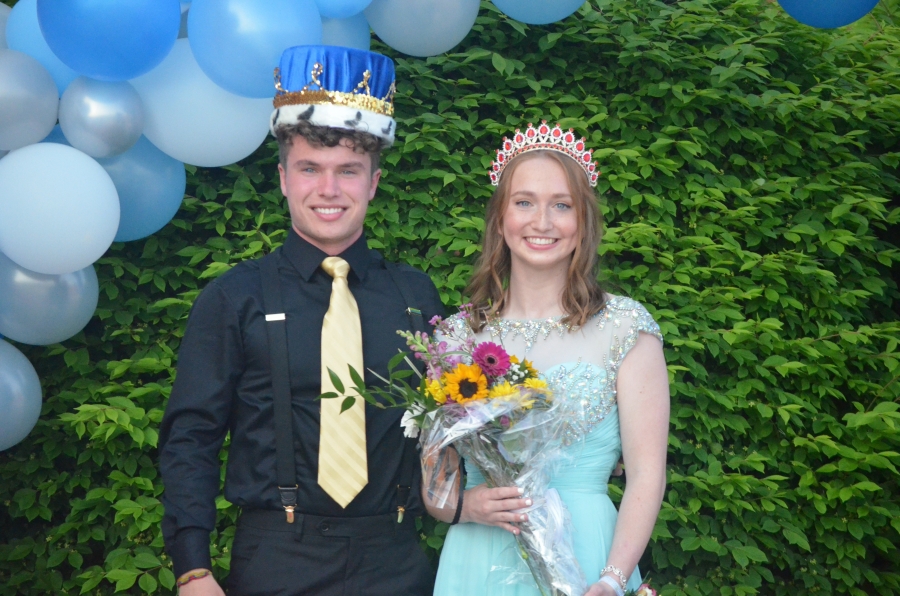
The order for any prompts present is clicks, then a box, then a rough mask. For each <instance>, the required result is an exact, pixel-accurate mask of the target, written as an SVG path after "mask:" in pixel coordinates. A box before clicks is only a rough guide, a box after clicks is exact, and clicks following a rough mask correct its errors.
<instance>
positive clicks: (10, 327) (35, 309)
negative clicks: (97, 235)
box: [0, 253, 100, 346]
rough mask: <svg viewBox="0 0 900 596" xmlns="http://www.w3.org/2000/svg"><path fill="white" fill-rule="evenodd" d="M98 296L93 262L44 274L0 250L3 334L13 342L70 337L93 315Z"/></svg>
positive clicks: (40, 343) (36, 343) (0, 331)
mask: <svg viewBox="0 0 900 596" xmlns="http://www.w3.org/2000/svg"><path fill="white" fill-rule="evenodd" d="M99 296H100V289H99V286H98V284H97V273H96V272H95V271H94V267H93V265H88V266H87V267H85V268H84V269H82V270H80V271H75V272H73V273H66V274H64V275H44V274H43V273H35V272H34V271H29V270H28V269H25V268H24V267H20V266H19V265H17V264H15V263H14V262H13V261H12V260H10V259H9V258H8V257H6V256H5V255H4V254H3V253H0V334H3V335H5V336H6V337H8V338H10V339H12V340H14V341H17V342H20V343H23V344H31V345H34V346H48V345H50V344H55V343H59V342H61V341H65V340H67V339H69V338H70V337H72V336H73V335H75V334H76V333H78V332H79V331H81V330H82V329H84V326H85V325H87V324H88V321H90V320H91V317H92V316H94V311H95V310H96V309H97V300H98V298H99Z"/></svg>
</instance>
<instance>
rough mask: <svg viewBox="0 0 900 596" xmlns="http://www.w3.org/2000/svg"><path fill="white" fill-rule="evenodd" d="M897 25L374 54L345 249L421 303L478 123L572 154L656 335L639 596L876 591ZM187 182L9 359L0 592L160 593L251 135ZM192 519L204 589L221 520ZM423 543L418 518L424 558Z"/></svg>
mask: <svg viewBox="0 0 900 596" xmlns="http://www.w3.org/2000/svg"><path fill="white" fill-rule="evenodd" d="M897 16H900V13H898V10H897V2H896V1H893V2H882V3H881V5H880V6H879V8H877V9H876V13H875V16H874V17H873V16H869V17H866V19H864V20H863V21H862V22H860V23H858V24H856V25H854V26H851V27H848V28H845V29H842V30H838V31H819V30H813V29H811V28H808V27H804V26H801V25H798V24H797V23H795V22H793V21H792V20H790V19H789V18H788V17H786V15H784V13H783V12H782V11H781V9H780V8H779V7H778V5H777V4H775V3H772V2H766V1H763V0H738V1H731V0H693V1H684V2H674V1H670V2H660V1H654V0H646V1H642V2H613V1H612V0H590V2H589V3H587V4H586V5H585V6H584V7H582V9H581V10H580V11H579V12H578V13H577V14H576V15H575V16H573V17H571V18H569V19H567V20H566V21H564V22H562V23H558V24H554V25H550V26H546V27H527V26H524V25H522V24H521V23H518V22H515V21H510V20H508V19H507V18H505V17H504V16H502V15H501V14H500V13H498V12H497V10H496V9H495V8H494V7H493V5H492V4H490V3H484V4H483V6H482V10H481V13H480V16H479V18H478V22H477V24H476V26H475V28H474V30H473V31H472V33H471V34H470V35H469V36H468V37H467V38H466V40H465V41H464V42H463V43H462V44H461V45H460V46H459V47H458V48H456V49H455V50H454V51H453V52H452V53H449V54H446V55H443V56H439V57H435V58H428V59H413V58H409V57H404V56H397V55H396V54H395V53H393V52H391V51H390V50H389V49H387V48H384V47H383V46H377V45H376V49H380V50H382V51H385V52H387V53H389V54H392V55H394V57H395V59H396V60H397V65H398V69H397V71H398V83H399V87H398V93H397V98H396V105H397V113H398V118H399V121H400V126H399V127H398V128H399V139H398V144H397V145H396V147H395V148H394V149H392V150H391V151H390V152H388V153H387V155H386V156H385V159H384V162H385V163H384V167H385V170H386V175H385V177H384V181H383V183H382V185H381V189H380V191H379V195H378V198H377V200H376V201H375V202H374V203H373V205H372V207H371V209H370V214H369V218H368V220H367V229H368V234H369V238H370V239H371V243H372V245H373V246H375V247H378V248H380V249H382V250H383V251H384V252H385V253H386V254H387V255H388V257H389V258H392V259H395V260H403V261H406V262H409V263H411V264H413V265H415V266H417V267H419V268H421V269H423V270H425V271H427V272H428V273H429V274H430V275H431V277H432V278H433V279H434V281H435V283H436V284H437V285H438V287H439V288H440V290H441V294H442V297H443V299H444V300H445V302H446V303H447V304H448V305H451V306H452V305H455V304H458V303H460V302H461V301H462V300H463V299H464V296H462V294H461V292H462V289H463V287H464V283H465V280H466V279H467V277H468V275H469V272H470V271H471V263H472V259H473V257H474V256H475V253H477V251H478V239H479V235H480V231H481V229H482V227H483V220H482V219H481V216H482V214H483V208H484V202H485V200H486V199H487V197H488V196H489V194H490V186H489V185H488V182H487V176H486V171H487V168H488V166H489V163H490V161H491V157H492V152H493V150H494V148H495V147H496V146H497V145H498V143H499V139H500V138H501V136H502V135H504V134H508V133H509V132H510V130H511V129H512V128H514V127H516V126H521V125H523V124H524V123H526V122H528V121H533V122H537V121H539V120H540V119H542V118H546V119H548V120H550V121H551V122H554V121H559V122H561V123H562V124H563V126H566V127H569V126H571V127H574V128H575V129H576V130H577V131H578V132H579V133H581V134H585V135H586V136H588V138H589V140H590V144H591V145H592V146H593V147H596V148H597V151H596V153H595V156H596V157H597V158H598V159H599V160H600V163H601V169H602V170H603V172H604V174H603V176H602V177H601V181H600V185H599V190H600V192H601V194H602V203H603V210H604V213H605V218H606V226H607V227H606V236H605V239H604V243H603V246H602V247H601V253H602V255H603V262H604V271H603V279H604V283H606V284H607V287H608V288H609V289H610V290H611V291H613V292H617V293H624V294H627V295H630V296H632V297H634V298H636V299H638V300H641V301H643V302H644V303H645V304H646V305H647V306H648V308H649V309H650V311H651V312H652V313H653V314H654V315H655V316H656V317H657V320H658V321H659V323H660V325H661V327H662V329H663V332H664V334H665V336H666V341H667V344H666V357H667V360H668V363H669V371H670V378H671V382H672V400H673V409H672V433H671V436H670V451H669V475H668V481H669V486H668V492H667V496H666V499H665V503H664V504H663V509H662V513H661V515H660V519H659V522H658V524H657V527H656V530H655V532H654V538H653V541H652V542H651V545H650V547H649V548H648V551H647V553H646V555H645V557H644V560H643V561H642V568H643V569H644V570H645V571H648V572H649V573H650V575H651V577H652V579H653V581H654V583H655V584H656V585H657V586H658V587H661V588H662V594H664V595H667V596H668V595H673V596H674V595H682V594H684V595H691V596H694V595H707V594H709V595H712V594H716V595H718V594H722V595H731V594H736V595H737V594H755V593H759V594H777V595H782V594H784V595H787V594H796V593H804V594H806V593H810V594H855V595H863V594H900V573H898V570H897V562H898V561H900V549H898V546H900V483H898V477H900V474H898V471H897V466H898V465H900V454H898V450H900V449H898V448H900V430H898V425H900V409H898V396H900V383H898V374H900V369H898V353H897V343H898V330H900V323H898V320H900V319H898V304H900V302H898V298H900V294H898V288H897V282H896V277H893V278H892V276H896V271H897V269H896V267H897V263H898V261H900V251H898V248H897V244H896V236H892V234H896V233H897V231H898V226H897V223H898V219H900V211H898V208H897V196H898V193H900V179H898V163H900V141H898V133H900V65H898V57H900V29H898V27H897V26H895V25H894V24H893V23H895V22H898V21H897V20H896V18H897ZM188 170H189V182H188V193H187V196H186V197H185V201H184V204H183V207H182V209H181V211H180V212H179V213H178V215H177V216H176V219H175V220H174V221H173V222H172V223H171V224H170V225H169V226H167V227H166V228H165V229H164V230H162V231H161V232H160V233H158V234H156V235H154V236H152V237H151V238H148V239H146V240H143V241H138V242H134V243H129V244H116V245H114V246H113V247H112V248H111V249H110V251H109V252H108V253H107V255H106V256H105V257H104V258H103V259H101V260H100V262H99V263H98V265H97V272H98V275H99V277H100V283H101V301H100V307H99V309H98V311H97V316H96V317H95V318H94V320H93V321H92V322H91V324H90V325H89V326H88V327H87V329H86V330H85V331H84V332H83V333H81V334H79V335H78V336H76V337H75V338H73V339H71V340H69V341H67V342H65V343H64V344H61V345H55V346H50V347H48V348H25V347H23V349H24V350H25V352H26V353H27V355H28V356H29V357H30V359H31V360H32V362H34V364H35V366H36V368H37V369H38V372H39V374H40V376H41V379H42V383H43V387H44V392H45V405H44V409H43V412H42V416H41V420H40V422H39V423H38V425H37V427H36V429H35V430H34V432H33V433H32V434H31V436H30V437H29V438H28V439H26V440H25V441H24V442H23V443H21V444H20V445H18V446H17V447H15V448H13V449H10V450H8V451H6V452H3V453H0V502H2V503H3V504H4V506H5V507H4V508H3V509H2V510H0V596H6V595H11V594H28V595H37V594H48V593H65V594H78V593H92V594H111V593H114V592H122V593H129V594H137V593H171V591H172V585H173V581H174V578H173V576H172V573H171V570H170V566H169V561H168V559H167V558H166V556H165V554H164V553H163V550H162V541H161V538H160V535H159V521H160V517H161V514H162V511H161V506H160V503H159V496H160V493H161V491H162V485H161V483H160V479H159V475H158V472H157V466H156V442H157V431H156V429H157V425H158V423H159V420H160V417H161V416H162V412H163V408H164V406H165V401H166V398H167V396H168V395H169V391H170V388H171V385H172V380H173V377H174V371H175V368H174V367H175V364H176V360H177V353H178V346H179V340H180V338H181V335H182V332H183V328H184V324H185V319H186V317H187V314H188V311H189V308H190V305H191V303H192V301H193V299H194V298H195V297H196V295H197V293H198V292H199V290H200V289H201V288H202V287H203V286H204V285H205V284H206V283H207V282H208V280H209V279H210V278H212V277H215V276H216V275H219V274H221V273H222V272H223V271H225V270H227V269H228V268H229V267H230V266H232V265H233V264H234V263H236V262H239V261H241V260H244V259H248V258H255V257H258V256H261V255H263V254H265V253H267V252H268V251H270V250H271V249H272V247H273V246H275V245H277V244H279V243H281V242H282V241H283V239H284V237H285V230H286V229H287V227H288V220H287V217H286V211H285V206H284V203H283V198H282V196H281V194H280V191H279V190H278V185H277V176H276V171H275V157H274V147H273V144H272V143H269V144H268V145H267V146H266V147H264V148H263V149H261V150H260V151H259V152H257V153H256V154H255V155H254V156H252V157H250V158H248V159H246V160H244V161H243V162H242V163H240V164H237V165H234V166H231V167H227V168H221V169H212V170H203V169H195V168H188ZM223 458H224V454H223ZM613 493H614V496H615V495H617V494H621V487H620V486H618V485H614V486H613ZM218 506H219V510H220V524H219V532H218V533H217V534H215V535H214V561H215V565H216V573H217V574H218V575H224V574H225V573H226V571H227V569H228V560H229V554H228V546H229V544H230V541H231V538H232V532H233V521H234V518H235V515H236V513H237V512H236V510H235V507H233V506H231V505H230V504H228V503H227V502H225V501H224V500H222V501H220V502H219V503H218ZM445 531H446V527H444V526H442V525H440V524H437V525H436V524H434V523H433V522H431V521H428V520H424V521H423V540H425V541H426V543H427V545H428V548H429V549H431V552H432V553H434V552H435V549H439V547H440V545H441V543H442V535H443V533H444V532H445Z"/></svg>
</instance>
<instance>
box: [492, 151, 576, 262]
mask: <svg viewBox="0 0 900 596" xmlns="http://www.w3.org/2000/svg"><path fill="white" fill-rule="evenodd" d="M508 200H509V203H508V204H507V205H506V211H505V213H504V214H503V219H502V223H501V226H500V229H501V233H502V234H503V239H504V241H505V242H506V245H507V246H508V247H509V251H510V256H511V259H512V262H511V266H512V268H513V270H516V269H517V268H518V269H520V272H521V269H525V270H529V269H530V270H534V271H546V270H552V269H556V268H562V269H566V268H568V266H569V261H570V260H571V259H572V253H573V252H574V251H575V247H576V246H577V245H578V242H579V233H578V215H577V214H576V213H575V204H574V199H573V198H572V195H571V193H570V191H569V182H568V179H567V178H566V172H565V170H563V168H562V166H560V165H559V164H558V163H556V161H554V160H552V159H547V158H540V157H539V158H534V159H529V160H528V161H527V162H526V163H522V164H520V165H519V166H518V167H517V168H516V169H515V171H514V172H513V177H512V179H511V180H510V187H509V199H508Z"/></svg>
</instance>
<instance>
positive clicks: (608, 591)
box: [584, 582, 616, 596]
mask: <svg viewBox="0 0 900 596" xmlns="http://www.w3.org/2000/svg"><path fill="white" fill-rule="evenodd" d="M584 596H616V591H615V590H613V589H612V586H610V585H609V584H604V583H603V582H596V583H593V584H591V585H590V587H589V588H588V591H587V592H585V593H584Z"/></svg>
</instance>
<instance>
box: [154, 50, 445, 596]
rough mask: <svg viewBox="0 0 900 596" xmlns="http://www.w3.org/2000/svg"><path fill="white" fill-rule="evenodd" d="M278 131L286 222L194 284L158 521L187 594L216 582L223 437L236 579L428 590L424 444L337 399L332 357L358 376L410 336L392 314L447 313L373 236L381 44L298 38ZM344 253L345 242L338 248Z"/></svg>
mask: <svg viewBox="0 0 900 596" xmlns="http://www.w3.org/2000/svg"><path fill="white" fill-rule="evenodd" d="M280 71H281V72H280V80H279V81H278V82H277V83H276V88H277V89H278V95H276V97H275V102H274V103H275V107H276V110H275V112H274V113H273V116H272V131H273V133H274V134H275V135H276V137H277V138H278V142H279V153H280V163H279V165H278V171H279V174H280V175H281V190H282V192H283V193H284V195H285V197H286V198H287V201H288V207H289V210H290V215H291V230H290V231H289V232H288V237H287V239H286V241H285V243H284V246H282V247H281V248H279V249H277V250H276V251H274V252H273V253H272V254H271V255H269V256H267V257H265V258H263V259H260V260H258V261H248V262H244V263H241V264H240V265H237V266H235V267H234V268H233V269H231V270H230V271H229V272H228V273H226V274H224V275H222V276H221V277H220V278H218V279H216V280H215V281H213V282H212V283H211V284H210V285H209V286H208V287H207V288H206V289H205V290H204V291H203V292H202V293H201V294H200V296H199V297H198V298H197V301H196V302H195V304H194V307H193V310H192V311H191V315H190V318H189V320H188V325H187V329H186V331H185V336H184V340H183V342H182V346H181V351H180V356H179V364H178V376H177V379H176V381H175V386H174V387H173V389H172V395H171V398H170V400H169V403H168V406H167V408H166V414H165V417H164V418H163V421H162V425H161V432H160V465H161V469H162V475H163V481H164V483H165V493H164V495H163V503H164V505H165V509H166V513H165V517H164V519H163V535H164V537H165V540H166V546H167V549H168V551H169V553H170V555H171V557H172V560H173V564H174V567H175V574H176V576H177V577H178V578H179V581H178V583H179V587H180V593H181V595H182V596H196V595H221V594H223V591H222V589H221V588H220V587H219V585H218V584H217V583H216V581H215V580H214V579H213V577H212V575H211V574H210V573H209V570H210V569H211V563H210V555H209V534H210V531H211V530H212V529H213V528H214V525H215V518H216V506H215V499H216V497H217V496H218V493H219V477H220V462H219V458H218V454H219V450H220V448H221V445H222V442H223V440H224V438H225V435H226V433H228V432H230V433H231V445H230V448H229V453H228V464H227V475H226V480H225V498H226V499H228V500H229V501H230V502H232V503H235V504H237V505H239V506H240V507H241V516H240V518H239V521H238V526H237V531H236V534H235V540H234V545H233V548H232V557H231V573H230V576H229V579H228V586H229V594H231V595H237V596H249V595H254V594H259V595H263V594H265V595H267V596H275V595H295V594H296V595H299V594H318V595H323V596H331V595H334V596H343V595H345V594H347V595H349V594H405V595H418V594H421V595H422V596H425V595H426V594H428V595H430V594H431V589H432V571H431V569H430V566H429V564H428V561H427V560H426V558H425V557H424V553H423V552H422V551H421V549H420V548H419V545H418V535H417V533H416V531H415V521H414V517H415V516H416V515H420V514H421V513H422V512H423V511H424V508H423V506H422V504H421V501H420V497H419V484H420V472H419V464H418V457H417V454H416V445H415V442H414V441H413V440H410V439H404V437H403V433H402V429H401V427H400V418H401V416H402V411H400V410H397V409H388V410H381V409H378V408H374V407H371V406H366V405H364V404H363V403H362V401H361V400H358V402H357V405H355V406H354V407H353V408H351V409H350V410H348V411H346V412H343V413H341V412H340V401H341V400H337V399H331V400H327V399H326V400H318V399H316V398H317V396H318V395H320V394H321V393H323V392H327V391H330V390H332V383H331V380H330V375H329V374H328V370H331V371H334V372H335V373H337V374H339V375H340V376H341V378H342V379H343V380H344V383H343V384H344V385H345V386H353V383H352V381H350V379H349V375H348V372H347V371H348V365H352V366H353V367H354V368H355V369H356V370H358V371H360V373H362V371H365V381H366V383H367V384H368V383H376V382H377V377H375V375H374V374H373V372H372V371H374V372H375V373H378V374H381V375H384V374H385V373H386V369H387V362H388V361H389V360H390V359H391V357H393V356H394V355H395V354H396V353H397V351H398V350H402V349H405V345H404V343H403V340H402V338H400V337H399V336H398V335H397V334H396V330H397V329H417V328H418V329H421V330H425V329H426V327H425V325H424V323H423V322H422V321H423V320H424V321H428V320H429V319H430V318H431V317H432V316H433V315H435V314H441V313H442V310H443V308H442V305H441V303H440V299H439V296H438V293H437V290H436V289H435V287H434V285H433V284H432V283H431V281H430V280H429V279H428V277H427V276H426V275H425V274H423V273H421V272H418V271H416V270H414V269H412V268H410V267H406V266H397V265H393V264H389V263H386V262H385V261H384V260H383V259H382V258H381V256H380V255H379V254H377V253H375V252H374V251H370V250H369V249H368V248H367V246H366V239H365V235H364V233H363V222H364V220H365V215H366V208H367V206H368V204H369V201H371V200H372V199H373V198H374V196H375V192H376V189H377V187H378V181H379V179H380V176H381V170H380V169H378V156H379V152H380V151H381V149H382V148H383V147H386V146H389V145H390V144H391V143H392V142H393V138H394V121H393V118H392V115H393V89H394V83H393V79H394V74H393V71H394V69H393V63H392V62H391V61H390V60H389V59H388V58H386V57H384V56H380V55H378V54H373V53H370V52H362V51H358V50H350V49H346V48H337V47H324V46H301V47H297V48H290V49H289V50H287V51H286V52H285V54H284V56H283V57H282V61H281V69H280ZM335 257H338V258H335Z"/></svg>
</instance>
